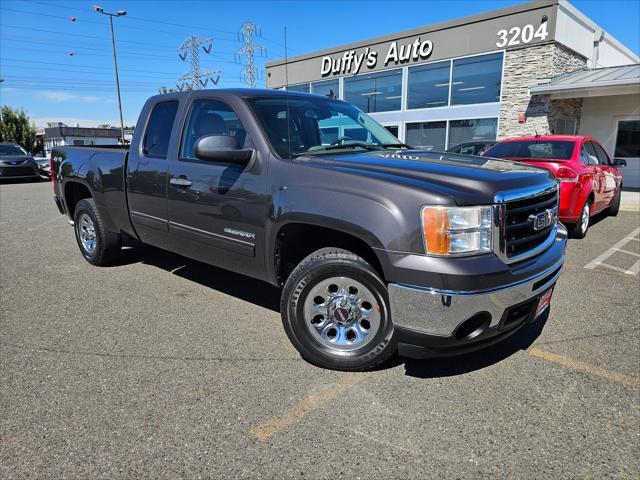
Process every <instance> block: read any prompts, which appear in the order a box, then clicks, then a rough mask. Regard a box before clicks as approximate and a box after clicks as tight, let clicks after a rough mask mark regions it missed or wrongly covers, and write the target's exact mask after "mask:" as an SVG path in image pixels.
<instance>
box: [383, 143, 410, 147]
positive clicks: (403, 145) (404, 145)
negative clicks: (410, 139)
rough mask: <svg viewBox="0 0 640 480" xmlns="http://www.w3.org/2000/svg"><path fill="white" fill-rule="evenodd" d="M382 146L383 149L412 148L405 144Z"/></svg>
mask: <svg viewBox="0 0 640 480" xmlns="http://www.w3.org/2000/svg"><path fill="white" fill-rule="evenodd" d="M382 146H383V147H384V148H413V147H412V146H411V145H407V144H406V143H383V144H382Z"/></svg>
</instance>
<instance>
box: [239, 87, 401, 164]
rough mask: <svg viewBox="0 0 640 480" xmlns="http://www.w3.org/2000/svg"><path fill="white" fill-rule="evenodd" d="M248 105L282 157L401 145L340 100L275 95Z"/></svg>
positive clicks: (368, 118) (385, 131) (367, 117)
mask: <svg viewBox="0 0 640 480" xmlns="http://www.w3.org/2000/svg"><path fill="white" fill-rule="evenodd" d="M248 102H249V104H250V105H251V107H252V109H253V111H254V113H255V115H256V116H257V118H258V120H259V122H260V124H261V125H262V128H263V129H264V131H265V132H266V134H267V136H268V137H269V141H270V143H271V145H272V146H273V148H274V149H275V150H276V152H278V155H280V156H281V157H282V158H293V157H296V156H299V155H301V154H318V155H320V154H323V153H336V152H338V151H340V150H344V151H353V150H357V149H361V150H382V149H384V148H387V147H395V148H397V147H402V146H404V145H402V144H401V143H400V142H399V140H398V139H397V138H396V137H394V136H393V135H392V134H391V133H389V132H388V131H387V129H386V128H384V127H383V126H381V125H380V124H378V123H377V122H376V121H375V120H373V119H372V118H371V117H369V116H367V115H366V114H365V113H363V112H362V111H361V110H359V109H358V108H356V107H354V106H353V105H350V104H348V103H345V102H341V101H339V100H331V99H327V98H323V97H317V98H316V97H312V96H309V97H302V96H300V97H298V96H290V97H285V96H278V97H254V98H250V99H248Z"/></svg>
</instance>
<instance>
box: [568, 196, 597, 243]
mask: <svg viewBox="0 0 640 480" xmlns="http://www.w3.org/2000/svg"><path fill="white" fill-rule="evenodd" d="M586 212H588V214H587V213H586ZM585 214H587V215H588V218H587V221H586V226H585V222H583V218H584V216H585ZM590 226H591V199H589V198H588V199H587V200H586V202H584V205H583V206H582V210H580V218H578V221H577V222H576V223H574V224H573V225H567V228H568V229H569V235H570V236H571V238H578V239H579V238H584V237H586V236H587V231H588V230H589V227H590Z"/></svg>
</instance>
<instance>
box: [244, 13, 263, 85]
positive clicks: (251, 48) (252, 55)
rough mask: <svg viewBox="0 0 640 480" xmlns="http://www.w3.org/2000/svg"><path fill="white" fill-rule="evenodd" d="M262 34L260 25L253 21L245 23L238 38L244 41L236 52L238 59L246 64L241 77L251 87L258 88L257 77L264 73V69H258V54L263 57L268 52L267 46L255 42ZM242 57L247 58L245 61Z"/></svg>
mask: <svg viewBox="0 0 640 480" xmlns="http://www.w3.org/2000/svg"><path fill="white" fill-rule="evenodd" d="M260 35H261V33H260V27H258V26H257V25H256V24H255V23H253V22H245V23H243V24H242V27H241V28H240V31H239V32H238V38H239V39H240V41H242V42H243V45H242V48H241V49H240V50H238V51H237V52H236V61H237V62H238V63H241V64H242V65H243V66H244V68H243V69H242V73H241V74H240V78H241V79H242V80H244V82H245V83H246V84H247V87H249V88H256V79H258V78H259V77H261V74H262V71H258V70H257V69H256V61H255V59H256V56H258V57H261V56H266V54H267V49H266V48H264V47H263V46H262V45H256V44H255V43H253V40H254V37H259V36H260ZM242 57H244V58H245V61H244V63H243V62H242V60H241V59H242Z"/></svg>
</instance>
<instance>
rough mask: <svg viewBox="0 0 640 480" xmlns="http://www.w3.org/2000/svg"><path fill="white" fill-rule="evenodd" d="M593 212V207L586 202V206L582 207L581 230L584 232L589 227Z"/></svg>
mask: <svg viewBox="0 0 640 480" xmlns="http://www.w3.org/2000/svg"><path fill="white" fill-rule="evenodd" d="M590 214H591V209H590V208H589V202H587V203H585V204H584V208H583V209H582V218H581V219H580V230H581V231H582V233H584V232H586V231H587V228H589V215H590Z"/></svg>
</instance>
